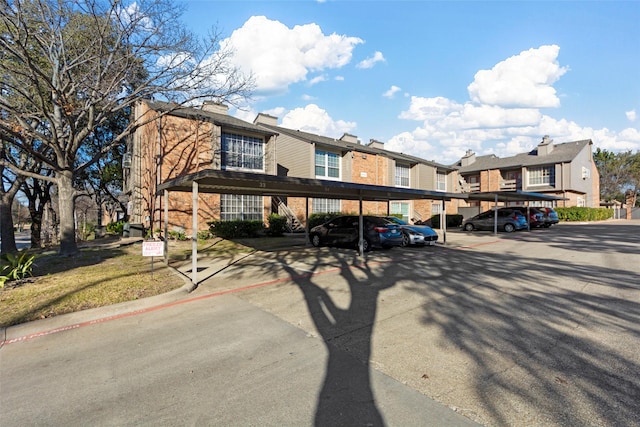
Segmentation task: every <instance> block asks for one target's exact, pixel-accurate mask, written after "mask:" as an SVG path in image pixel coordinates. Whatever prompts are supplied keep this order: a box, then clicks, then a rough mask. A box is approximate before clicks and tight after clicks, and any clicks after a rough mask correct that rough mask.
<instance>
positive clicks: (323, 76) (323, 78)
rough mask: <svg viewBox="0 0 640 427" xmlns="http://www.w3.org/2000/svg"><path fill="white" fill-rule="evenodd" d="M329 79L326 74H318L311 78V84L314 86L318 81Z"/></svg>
mask: <svg viewBox="0 0 640 427" xmlns="http://www.w3.org/2000/svg"><path fill="white" fill-rule="evenodd" d="M326 81H327V76H326V75H324V74H323V75H321V76H316V77H314V78H312V79H311V80H309V86H313V85H316V84H318V83H321V82H326Z"/></svg>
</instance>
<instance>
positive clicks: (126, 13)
mask: <svg viewBox="0 0 640 427" xmlns="http://www.w3.org/2000/svg"><path fill="white" fill-rule="evenodd" d="M181 14H182V9H181V8H179V7H177V6H176V5H175V4H173V3H172V2H171V0H138V1H136V2H135V3H131V4H126V3H125V2H122V1H120V0H0V54H1V55H0V75H1V78H2V83H0V131H2V132H4V133H7V134H9V135H12V136H13V137H14V138H12V141H15V143H16V147H17V148H18V149H21V150H24V152H26V153H27V154H29V155H30V156H33V157H35V158H37V159H38V160H41V161H42V162H43V167H44V168H46V169H50V170H51V171H53V175H52V176H50V177H44V176H36V174H33V173H29V172H28V171H25V170H21V169H20V168H16V167H14V165H12V164H9V163H5V166H6V167H8V168H11V169H12V170H13V172H14V173H16V174H18V175H21V176H26V177H32V178H36V179H48V180H50V181H52V182H53V183H54V184H55V186H56V188H57V194H58V198H59V199H58V203H59V219H60V231H61V236H60V253H61V254H63V255H72V254H74V253H76V252H77V244H76V239H75V236H76V232H75V224H74V200H75V198H76V196H77V192H78V189H77V188H76V187H74V182H76V177H77V176H78V175H79V174H80V173H82V171H84V170H85V169H87V168H88V167H89V166H91V165H92V164H94V163H95V162H97V161H98V160H99V159H100V158H101V157H102V156H103V155H104V154H105V153H108V152H109V150H111V149H112V147H113V146H115V145H117V144H120V143H121V142H122V141H123V140H124V139H125V138H127V136H128V135H130V134H131V133H132V132H133V131H135V129H136V128H137V127H139V126H141V125H142V124H144V123H142V122H140V121H133V120H131V121H130V122H129V123H128V125H127V126H126V128H125V129H124V130H122V131H121V132H119V133H118V134H114V135H112V138H111V139H110V140H109V141H105V142H104V146H102V147H101V148H100V149H99V150H95V151H94V152H93V154H92V156H86V155H85V154H86V152H85V151H83V148H84V147H85V144H86V142H87V140H88V139H89V138H90V137H91V135H92V134H93V133H94V132H95V131H96V129H97V128H99V127H100V126H102V125H103V124H105V123H106V122H107V121H108V120H109V118H110V117H111V116H113V115H114V114H118V113H121V112H123V111H128V110H130V109H131V108H132V107H133V105H134V104H135V102H136V101H138V100H140V99H145V98H147V99H149V98H157V99H161V100H164V101H170V102H175V103H176V106H178V105H181V104H185V103H193V102H195V101H196V100H200V99H204V98H206V99H213V100H215V101H218V102H227V103H230V104H232V105H233V104H236V100H239V99H242V98H246V96H248V94H249V92H250V90H251V89H252V78H251V76H244V75H242V74H241V73H240V72H239V70H238V69H236V68H233V67H232V66H231V65H230V64H231V62H230V57H231V55H232V53H233V52H232V51H230V50H227V48H224V49H222V48H221V46H220V43H219V42H220V35H219V33H217V32H215V31H214V32H212V33H211V34H210V35H209V37H207V39H206V40H202V39H199V38H197V37H195V36H194V35H193V34H191V33H190V32H188V31H187V30H186V29H185V28H184V26H183V25H182V24H181V22H180V20H179V17H180V16H181ZM165 114H166V112H165ZM156 118H157V117H151V116H147V117H145V118H144V120H145V121H146V122H148V121H150V120H155V119H156ZM27 139H31V140H36V141H40V142H41V143H42V144H44V145H45V146H46V147H48V148H49V149H50V150H51V151H52V153H53V154H52V155H51V156H44V157H43V156H42V155H41V153H40V152H38V151H34V150H33V149H31V148H30V147H29V146H26V145H25V146H23V145H22V144H21V143H20V141H24V140H27Z"/></svg>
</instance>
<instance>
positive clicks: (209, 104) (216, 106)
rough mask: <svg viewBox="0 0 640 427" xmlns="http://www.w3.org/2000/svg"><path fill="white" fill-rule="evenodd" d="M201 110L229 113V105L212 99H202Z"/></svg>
mask: <svg viewBox="0 0 640 427" xmlns="http://www.w3.org/2000/svg"><path fill="white" fill-rule="evenodd" d="M202 110H203V111H207V112H209V113H218V114H225V115H226V114H229V106H228V105H225V104H220V103H218V102H214V101H204V103H203V104H202Z"/></svg>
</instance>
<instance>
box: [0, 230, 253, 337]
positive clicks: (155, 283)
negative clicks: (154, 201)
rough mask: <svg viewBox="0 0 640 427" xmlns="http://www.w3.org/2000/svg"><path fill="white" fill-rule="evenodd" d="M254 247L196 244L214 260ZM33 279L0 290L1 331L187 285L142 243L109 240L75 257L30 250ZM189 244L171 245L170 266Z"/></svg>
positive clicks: (186, 255) (212, 242) (180, 259)
mask: <svg viewBox="0 0 640 427" xmlns="http://www.w3.org/2000/svg"><path fill="white" fill-rule="evenodd" d="M253 250H255V249H254V248H251V247H248V246H245V245H243V244H240V243H236V242H232V241H228V240H221V239H213V240H206V241H201V242H199V243H198V251H199V253H203V254H207V255H210V256H215V255H216V254H225V255H229V254H233V253H241V252H249V251H253ZM33 253H35V254H36V260H35V263H34V267H33V277H30V278H28V279H25V280H22V281H17V282H8V283H6V284H5V287H4V288H2V289H0V327H7V326H11V325H16V324H19V323H24V322H29V321H32V320H37V319H44V318H47V317H53V316H57V315H60V314H65V313H71V312H76V311H80V310H86V309H89V308H95V307H102V306H106V305H111V304H116V303H119V302H124V301H132V300H136V299H139V298H145V297H150V296H154V295H159V294H162V293H165V292H168V291H171V290H174V289H177V288H180V287H182V286H183V285H184V284H185V281H184V279H183V278H182V277H181V276H180V275H178V274H177V273H175V272H174V271H173V270H172V269H170V268H168V267H167V266H166V265H165V264H164V263H163V262H162V260H161V259H158V258H156V259H154V269H153V270H154V271H153V278H152V277H151V258H149V257H143V256H142V244H141V243H139V242H138V243H134V244H129V245H123V244H121V241H120V240H119V238H116V237H108V238H105V239H99V240H95V241H92V242H91V243H89V244H87V245H86V246H82V247H81V249H80V252H79V254H78V255H76V256H74V257H61V256H59V255H58V254H57V251H56V250H55V249H51V250H47V251H34V252H33ZM190 253H191V242H190V241H187V242H175V241H171V242H169V264H170V265H171V266H173V267H178V266H179V265H180V264H181V263H186V262H190V261H188V259H189V256H190Z"/></svg>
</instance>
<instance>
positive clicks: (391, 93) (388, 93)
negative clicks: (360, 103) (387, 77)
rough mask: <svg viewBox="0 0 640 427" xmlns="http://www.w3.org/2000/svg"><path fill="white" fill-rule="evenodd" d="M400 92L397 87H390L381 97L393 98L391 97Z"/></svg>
mask: <svg viewBox="0 0 640 427" xmlns="http://www.w3.org/2000/svg"><path fill="white" fill-rule="evenodd" d="M400 91H401V89H400V88H399V87H398V86H395V85H394V86H391V87H390V88H389V90H388V91H386V92H385V93H383V94H382V96H384V97H385V98H393V96H394V95H395V94H396V93H398V92H400Z"/></svg>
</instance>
